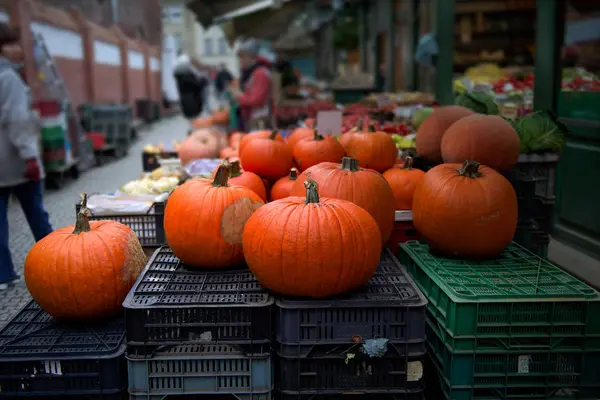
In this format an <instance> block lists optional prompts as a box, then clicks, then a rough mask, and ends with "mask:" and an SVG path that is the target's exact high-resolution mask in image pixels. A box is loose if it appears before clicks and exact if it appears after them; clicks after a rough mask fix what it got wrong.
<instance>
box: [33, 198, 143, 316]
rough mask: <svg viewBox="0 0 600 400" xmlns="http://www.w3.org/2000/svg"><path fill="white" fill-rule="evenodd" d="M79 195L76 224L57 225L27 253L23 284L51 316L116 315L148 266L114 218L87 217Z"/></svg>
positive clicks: (131, 236)
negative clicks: (112, 219) (79, 201)
mask: <svg viewBox="0 0 600 400" xmlns="http://www.w3.org/2000/svg"><path fill="white" fill-rule="evenodd" d="M89 215H90V210H89V209H88V208H87V195H85V194H83V195H82V199H81V208H80V210H79V213H78V214H77V222H76V223H75V225H74V226H73V225H71V226H68V227H65V228H62V229H57V230H56V231H54V232H52V233H51V234H49V235H48V236H46V237H45V238H43V239H42V240H40V241H39V242H37V243H36V244H35V245H34V246H33V247H32V248H31V250H30V251H29V254H28V255H27V258H26V260H25V270H24V275H25V283H26V284H27V289H28V290H29V293H30V294H31V296H32V297H33V299H34V300H35V301H36V302H37V303H38V304H39V305H40V307H42V308H43V309H44V310H46V311H47V312H48V314H50V315H52V316H53V317H55V318H59V319H60V318H63V319H75V320H79V319H99V318H104V317H109V316H112V315H115V314H118V313H119V312H120V311H121V304H122V303H123V300H125V296H126V295H127V293H128V292H129V290H130V289H131V287H132V286H133V283H134V282H135V280H136V279H137V277H138V275H139V274H140V271H141V270H142V269H143V268H144V265H145V264H146V256H145V255H144V251H143V250H142V246H141V245H140V241H139V240H138V238H137V236H136V235H135V233H134V232H133V231H132V230H131V228H129V227H128V226H126V225H123V224H120V223H118V222H116V221H111V220H105V221H92V222H90V221H89V220H88V218H89Z"/></svg>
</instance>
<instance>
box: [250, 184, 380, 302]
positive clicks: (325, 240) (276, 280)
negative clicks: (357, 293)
mask: <svg viewBox="0 0 600 400" xmlns="http://www.w3.org/2000/svg"><path fill="white" fill-rule="evenodd" d="M303 186H305V187H306V188H305V193H306V194H305V195H304V196H302V197H286V198H284V199H281V200H277V201H273V202H271V203H269V204H267V205H265V206H264V207H261V208H260V209H258V211H257V212H256V213H254V214H253V215H252V216H251V217H250V219H249V220H248V223H247V224H246V228H245V229H244V234H243V246H244V254H245V256H246V262H247V264H248V267H249V268H250V270H251V271H252V273H253V274H254V275H255V276H256V278H257V279H258V281H259V282H260V283H261V284H262V285H263V286H264V287H266V288H268V289H271V290H273V291H275V292H277V293H281V294H285V295H291V296H310V297H317V298H318V297H327V296H333V295H336V294H340V293H344V292H347V291H348V290H351V289H354V288H356V287H358V286H361V285H363V284H365V283H366V282H367V281H368V280H369V279H370V278H371V276H373V273H375V271H376V270H377V267H378V265H379V257H380V252H381V246H382V244H381V238H380V235H379V228H378V227H377V223H376V222H375V221H374V220H373V217H371V216H370V215H369V213H367V212H366V211H365V210H363V209H362V208H360V207H358V206H357V205H356V204H353V203H351V202H349V201H344V200H339V199H332V198H325V197H323V198H320V197H319V192H318V190H317V188H318V186H317V183H316V182H315V181H314V180H312V179H309V180H308V181H306V183H305V185H303ZM321 187H322V186H321ZM349 249H350V250H349Z"/></svg>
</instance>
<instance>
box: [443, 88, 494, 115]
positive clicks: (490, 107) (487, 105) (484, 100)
mask: <svg viewBox="0 0 600 400" xmlns="http://www.w3.org/2000/svg"><path fill="white" fill-rule="evenodd" d="M454 104H456V105H457V106H463V107H466V108H469V109H471V110H473V111H475V112H476V113H478V114H487V115H498V114H500V111H499V110H498V106H497V105H496V102H495V101H494V96H492V95H491V94H489V93H486V92H471V93H463V94H459V95H458V96H456V98H455V100H454Z"/></svg>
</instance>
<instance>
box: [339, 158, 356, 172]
mask: <svg viewBox="0 0 600 400" xmlns="http://www.w3.org/2000/svg"><path fill="white" fill-rule="evenodd" d="M342 169H343V170H346V171H352V172H356V171H358V170H359V168H358V161H357V160H356V158H352V157H344V158H342Z"/></svg>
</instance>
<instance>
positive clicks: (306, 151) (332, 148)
mask: <svg viewBox="0 0 600 400" xmlns="http://www.w3.org/2000/svg"><path fill="white" fill-rule="evenodd" d="M344 153H345V152H344V148H343V147H342V145H341V144H340V142H338V141H337V140H336V139H335V138H334V137H332V136H323V135H319V132H317V131H316V130H315V131H314V133H313V136H311V137H309V138H304V139H301V140H299V141H298V142H297V143H296V145H295V146H294V149H293V151H292V155H293V157H294V164H295V165H296V166H297V167H298V168H299V169H300V171H304V170H305V169H307V168H310V167H312V166H313V165H317V164H319V163H322V162H340V161H341V160H342V157H344Z"/></svg>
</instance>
